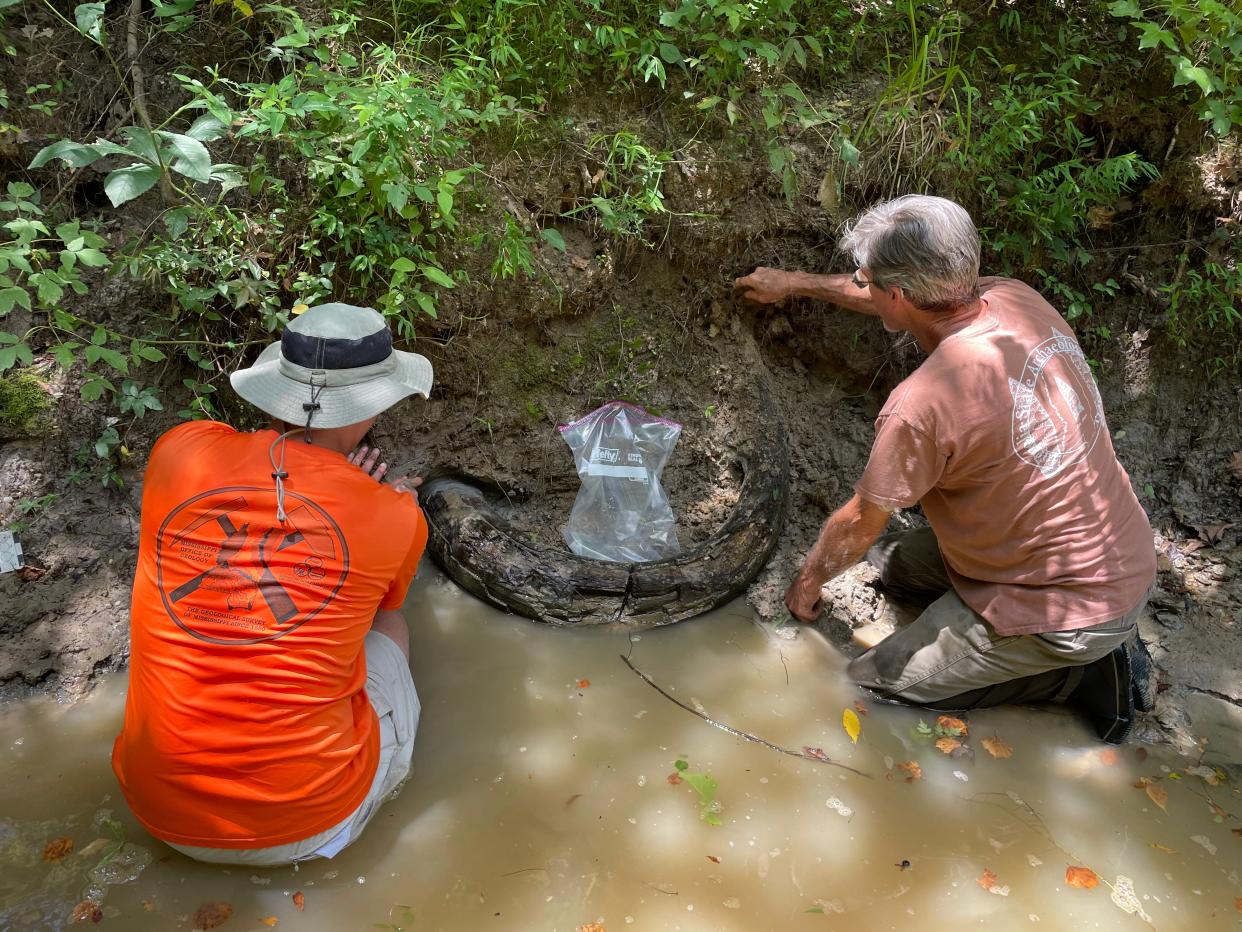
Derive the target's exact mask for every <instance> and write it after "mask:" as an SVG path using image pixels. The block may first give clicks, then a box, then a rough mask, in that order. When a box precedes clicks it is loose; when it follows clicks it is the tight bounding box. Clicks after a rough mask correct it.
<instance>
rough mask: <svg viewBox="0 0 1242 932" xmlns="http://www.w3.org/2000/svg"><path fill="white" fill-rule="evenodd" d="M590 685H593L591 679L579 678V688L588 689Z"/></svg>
mask: <svg viewBox="0 0 1242 932" xmlns="http://www.w3.org/2000/svg"><path fill="white" fill-rule="evenodd" d="M590 685H591V681H590V680H578V688H579V689H586V688H587V687H588V686H590Z"/></svg>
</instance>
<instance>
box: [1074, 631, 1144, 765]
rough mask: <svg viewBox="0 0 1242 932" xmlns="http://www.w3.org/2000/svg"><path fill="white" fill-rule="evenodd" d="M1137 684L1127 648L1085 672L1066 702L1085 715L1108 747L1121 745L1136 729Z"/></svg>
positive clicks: (1114, 653) (1093, 664)
mask: <svg viewBox="0 0 1242 932" xmlns="http://www.w3.org/2000/svg"><path fill="white" fill-rule="evenodd" d="M1135 692H1136V690H1135V689H1134V683H1133V682H1132V679H1131V676H1130V654H1129V652H1128V651H1127V650H1126V645H1124V644H1123V645H1122V646H1121V647H1118V648H1117V649H1115V650H1114V651H1113V652H1112V653H1111V654H1109V655H1108V656H1106V657H1101V658H1100V659H1099V660H1096V661H1095V662H1093V663H1089V664H1087V665H1086V666H1085V667H1083V668H1082V679H1081V681H1080V682H1079V684H1078V686H1077V687H1075V689H1074V691H1073V692H1072V693H1070V694H1069V697H1068V699H1067V700H1066V702H1067V703H1068V704H1069V705H1072V706H1074V707H1076V708H1077V709H1078V710H1079V711H1081V712H1082V713H1083V714H1084V715H1085V716H1086V717H1087V719H1088V720H1089V721H1090V722H1091V724H1092V725H1093V726H1094V727H1095V731H1096V734H1098V735H1099V736H1100V739H1101V740H1102V741H1104V742H1105V743H1106V744H1121V743H1122V742H1124V741H1125V740H1126V738H1128V737H1129V736H1130V730H1131V729H1132V728H1133V727H1134V694H1135Z"/></svg>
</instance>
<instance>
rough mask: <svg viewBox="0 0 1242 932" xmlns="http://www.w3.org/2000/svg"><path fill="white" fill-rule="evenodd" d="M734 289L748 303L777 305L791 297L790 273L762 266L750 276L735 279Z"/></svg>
mask: <svg viewBox="0 0 1242 932" xmlns="http://www.w3.org/2000/svg"><path fill="white" fill-rule="evenodd" d="M733 287H734V289H735V290H737V291H739V292H741V295H742V297H743V298H745V299H746V300H747V301H755V302H757V303H759V304H775V303H776V302H777V301H783V300H785V299H786V298H788V297H789V273H788V272H782V271H781V270H780V269H769V268H767V267H766V266H762V265H761V266H759V268H757V269H755V270H754V271H753V272H751V273H750V274H749V275H743V276H742V277H741V278H738V279H734V281H733Z"/></svg>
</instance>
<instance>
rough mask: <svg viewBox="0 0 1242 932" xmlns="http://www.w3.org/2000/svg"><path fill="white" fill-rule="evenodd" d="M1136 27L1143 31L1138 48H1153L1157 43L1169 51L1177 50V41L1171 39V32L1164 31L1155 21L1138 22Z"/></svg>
mask: <svg viewBox="0 0 1242 932" xmlns="http://www.w3.org/2000/svg"><path fill="white" fill-rule="evenodd" d="M1138 28H1139V29H1140V30H1141V31H1142V33H1143V38H1141V39H1139V48H1140V49H1153V48H1155V47H1156V46H1158V45H1163V46H1164V47H1165V48H1167V49H1168V50H1169V51H1170V52H1176V51H1177V43H1176V41H1175V40H1174V39H1173V33H1171V32H1166V31H1165V30H1163V29H1161V28H1160V27H1159V26H1157V25H1156V24H1155V23H1139V24H1138Z"/></svg>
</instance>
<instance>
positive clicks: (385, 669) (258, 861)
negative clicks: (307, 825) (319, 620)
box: [169, 631, 420, 867]
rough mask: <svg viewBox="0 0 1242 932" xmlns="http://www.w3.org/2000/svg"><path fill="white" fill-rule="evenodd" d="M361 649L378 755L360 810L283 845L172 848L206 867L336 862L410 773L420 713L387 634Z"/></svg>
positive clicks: (406, 670) (372, 637) (406, 669)
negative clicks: (376, 722)
mask: <svg viewBox="0 0 1242 932" xmlns="http://www.w3.org/2000/svg"><path fill="white" fill-rule="evenodd" d="M363 650H364V651H365V653H366V659H367V697H368V698H369V699H370V700H371V706H372V708H374V709H375V715H376V717H377V718H378V719H379V733H380V754H379V765H378V766H377V767H376V769H375V777H374V778H373V779H372V781H371V789H370V790H369V791H368V792H367V796H366V799H364V800H363V801H362V803H361V804H360V805H359V806H358V808H357V809H355V810H354V811H353V812H351V813H350V814H349V815H347V816H346V817H345V818H344V819H342V820H341V821H340V822H338V823H337V824H336V825H333V826H332V827H331V828H328V829H326V830H324V831H322V832H320V833H319V834H317V835H312V836H310V837H309V838H304V839H302V840H301V841H294V842H290V843H289V844H285V845H275V846H273V847H270V848H241V849H238V848H198V847H193V846H190V845H173V844H171V843H170V845H169V846H170V847H172V848H176V849H177V850H178V851H180V852H181V853H182V854H185V855H188V856H189V857H192V858H194V859H195V860H196V861H206V862H208V863H209V864H245V865H249V866H252V867H275V866H278V865H281V864H292V863H294V862H295V861H307V860H310V859H311V858H330V857H334V856H335V855H336V854H337V853H339V852H340V851H341V850H342V849H343V848H345V847H346V846H347V845H350V844H352V843H353V842H354V841H356V840H357V839H358V836H359V835H361V834H362V830H363V829H364V828H366V826H367V823H368V822H370V821H371V817H372V816H374V815H375V813H376V811H378V809H379V807H380V806H381V805H382V804H383V803H384V802H385V801H386V800H387V799H388V797H389V796H390V795H392V794H393V793H394V792H395V791H396V790H397V789H398V787H400V785H401V781H403V780H404V779H405V778H406V777H407V776H408V775H409V773H410V761H411V758H412V757H413V755H414V734H415V732H416V731H417V730H418V715H419V711H420V706H419V702H418V693H416V692H415V691H414V677H413V675H412V674H411V673H410V663H409V661H408V660H406V658H405V654H403V653H402V652H401V648H400V647H398V646H397V644H396V642H395V641H393V639H392V638H390V637H388V636H387V635H385V634H380V633H379V632H378V631H371V632H369V633H368V634H367V636H366V640H365V642H364V646H363Z"/></svg>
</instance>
